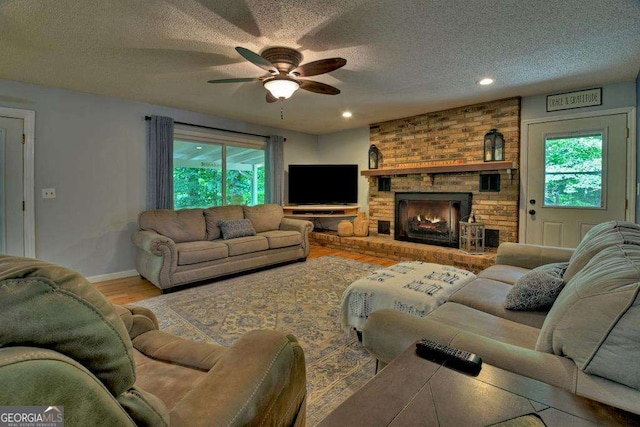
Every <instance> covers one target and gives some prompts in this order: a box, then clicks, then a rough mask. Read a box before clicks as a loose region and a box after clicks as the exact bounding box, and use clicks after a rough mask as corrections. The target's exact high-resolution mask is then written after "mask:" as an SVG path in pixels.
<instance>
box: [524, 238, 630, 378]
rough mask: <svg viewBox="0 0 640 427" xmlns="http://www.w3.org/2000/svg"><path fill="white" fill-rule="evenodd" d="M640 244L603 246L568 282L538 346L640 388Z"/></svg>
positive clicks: (547, 321)
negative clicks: (639, 296)
mask: <svg viewBox="0 0 640 427" xmlns="http://www.w3.org/2000/svg"><path fill="white" fill-rule="evenodd" d="M639 289H640V246H637V245H626V244H623V245H616V246H611V247H608V248H606V249H603V250H602V251H601V252H600V253H598V254H597V255H595V256H594V257H593V258H592V259H591V261H589V263H588V264H587V265H586V266H585V267H584V268H583V269H581V270H580V271H579V272H577V273H576V275H575V276H574V277H573V278H572V279H571V280H570V281H569V282H568V283H567V284H566V286H565V287H564V289H563V290H562V292H560V295H559V296H558V299H557V300H556V302H555V303H554V304H553V307H552V308H551V310H550V311H549V314H548V315H547V318H546V319H545V322H544V325H543V327H542V330H541V331H540V335H539V337H538V341H537V343H536V350H539V351H546V352H550V353H555V354H557V355H560V356H567V357H569V358H571V359H573V360H574V361H575V362H576V364H577V365H578V367H579V368H580V369H581V370H583V371H584V372H585V373H588V374H593V375H598V376H601V377H604V378H608V379H610V380H613V381H617V382H619V383H622V384H625V385H628V386H630V387H633V388H635V389H640V364H639V363H638V361H637V356H638V350H639V349H640V328H638V325H639V324H640V300H639V299H638V291H639Z"/></svg>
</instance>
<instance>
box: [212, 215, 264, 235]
mask: <svg viewBox="0 0 640 427" xmlns="http://www.w3.org/2000/svg"><path fill="white" fill-rule="evenodd" d="M218 227H220V231H221V232H222V238H223V239H224V240H227V239H235V238H236V237H244V236H255V235H256V230H255V229H254V228H253V224H251V220H248V219H246V218H245V219H231V220H229V221H218Z"/></svg>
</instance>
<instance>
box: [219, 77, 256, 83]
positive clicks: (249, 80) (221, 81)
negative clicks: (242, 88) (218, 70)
mask: <svg viewBox="0 0 640 427" xmlns="http://www.w3.org/2000/svg"><path fill="white" fill-rule="evenodd" d="M256 80H260V77H238V78H235V79H218V80H209V81H208V82H207V83H242V82H253V81H256Z"/></svg>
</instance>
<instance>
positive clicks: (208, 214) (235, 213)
mask: <svg viewBox="0 0 640 427" xmlns="http://www.w3.org/2000/svg"><path fill="white" fill-rule="evenodd" d="M242 218H244V213H243V212H242V206H215V207H212V208H208V209H205V210H204V219H205V223H206V225H207V240H216V239H219V238H220V237H221V236H222V233H221V232H220V227H219V226H218V222H220V221H228V220H230V219H242Z"/></svg>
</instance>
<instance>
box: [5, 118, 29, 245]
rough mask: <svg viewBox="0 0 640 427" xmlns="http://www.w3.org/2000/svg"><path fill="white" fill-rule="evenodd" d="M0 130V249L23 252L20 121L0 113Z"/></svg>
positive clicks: (22, 179) (22, 148)
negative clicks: (0, 181)
mask: <svg viewBox="0 0 640 427" xmlns="http://www.w3.org/2000/svg"><path fill="white" fill-rule="evenodd" d="M0 130H1V136H2V138H1V140H0V158H1V161H0V168H1V169H2V171H1V172H2V173H1V174H0V179H2V183H1V184H2V185H0V205H1V209H0V216H1V217H2V218H1V223H2V225H1V228H2V230H1V231H0V238H1V243H2V244H1V245H0V249H1V250H2V253H3V254H5V255H14V256H24V255H25V250H24V208H23V202H24V145H23V142H22V134H23V130H24V121H23V119H16V118H8V117H0Z"/></svg>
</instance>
